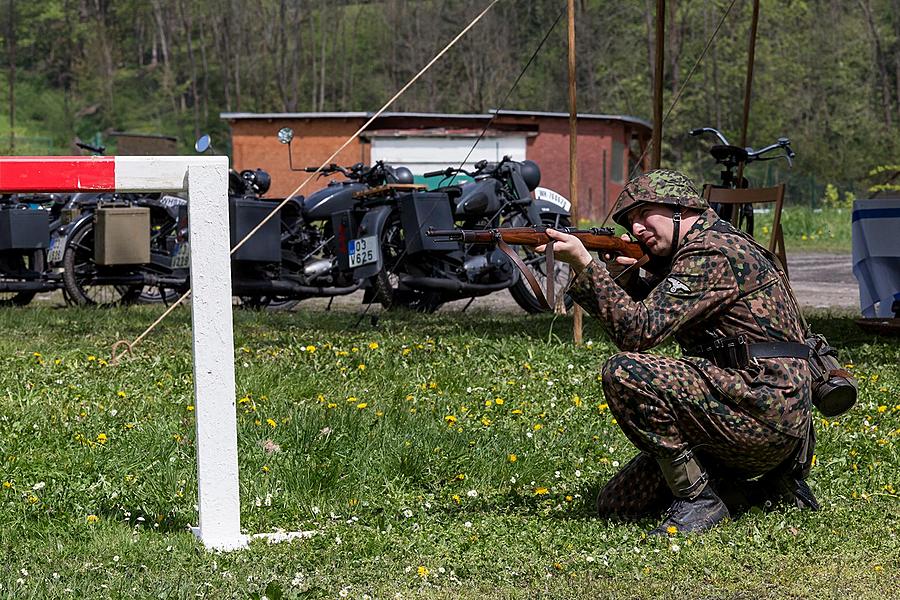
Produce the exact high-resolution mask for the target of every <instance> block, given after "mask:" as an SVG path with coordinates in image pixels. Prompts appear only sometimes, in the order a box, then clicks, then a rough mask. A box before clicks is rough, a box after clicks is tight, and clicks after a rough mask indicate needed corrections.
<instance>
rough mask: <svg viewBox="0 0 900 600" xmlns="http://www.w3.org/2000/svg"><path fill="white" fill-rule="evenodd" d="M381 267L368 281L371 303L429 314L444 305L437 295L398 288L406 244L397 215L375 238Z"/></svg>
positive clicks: (386, 308)
mask: <svg viewBox="0 0 900 600" xmlns="http://www.w3.org/2000/svg"><path fill="white" fill-rule="evenodd" d="M379 243H380V245H381V258H382V268H381V270H380V271H379V272H378V273H376V274H375V275H374V276H372V278H371V279H370V283H371V285H372V291H373V296H374V301H375V302H378V303H379V304H381V306H383V307H384V308H385V310H393V309H397V308H403V309H406V310H413V311H416V312H423V313H432V312H434V311H436V310H437V309H438V308H440V307H441V305H442V304H443V303H444V300H443V299H442V298H441V295H440V294H439V293H438V292H427V291H422V290H408V289H400V275H399V274H398V273H399V269H400V268H401V265H402V261H403V260H404V258H406V241H405V240H404V239H403V225H402V224H401V223H400V215H399V214H393V215H391V217H390V218H389V219H388V222H387V223H386V224H385V226H384V229H383V230H382V232H381V238H380V239H379Z"/></svg>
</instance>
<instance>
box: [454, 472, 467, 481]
mask: <svg viewBox="0 0 900 600" xmlns="http://www.w3.org/2000/svg"><path fill="white" fill-rule="evenodd" d="M465 478H466V474H465V473H457V474H456V480H457V481H462V480H463V479H465Z"/></svg>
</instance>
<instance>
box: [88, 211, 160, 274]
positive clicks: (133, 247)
mask: <svg viewBox="0 0 900 600" xmlns="http://www.w3.org/2000/svg"><path fill="white" fill-rule="evenodd" d="M94 227H95V228H94V235H95V243H94V262H96V263H97V264H98V265H105V266H109V265H140V264H144V263H148V262H150V209H149V208H147V207H145V206H109V207H107V206H103V207H100V208H98V209H97V212H96V213H94Z"/></svg>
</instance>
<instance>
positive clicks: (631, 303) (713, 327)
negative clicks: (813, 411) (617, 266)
mask: <svg viewBox="0 0 900 600" xmlns="http://www.w3.org/2000/svg"><path fill="white" fill-rule="evenodd" d="M717 220H718V217H717V215H716V214H715V212H713V211H712V210H707V211H705V212H704V213H703V214H702V215H701V216H700V218H699V219H698V220H697V222H696V223H695V224H694V225H693V226H692V227H691V229H690V230H689V231H688V233H687V234H686V235H685V237H684V238H683V240H682V242H681V244H680V245H679V247H678V250H677V251H676V253H675V256H674V257H673V258H672V263H671V267H670V269H669V271H668V273H666V274H665V275H664V276H663V279H662V280H661V282H660V283H659V284H657V285H656V286H655V287H653V288H652V289H651V290H649V293H647V294H646V297H644V298H643V299H635V298H633V297H632V296H630V295H629V294H628V293H627V292H626V291H625V290H624V289H623V288H622V287H620V286H619V285H618V284H617V283H616V282H614V281H613V280H612V278H611V277H610V276H609V273H608V272H607V270H606V267H605V266H603V265H601V264H600V263H598V262H597V261H594V262H592V263H591V264H590V265H589V266H588V267H587V268H585V269H584V270H583V271H582V272H581V273H580V274H579V276H578V277H577V278H576V279H575V280H574V281H573V282H572V285H571V286H570V288H569V293H570V294H571V295H572V297H573V298H574V299H575V301H576V302H577V303H578V304H580V305H581V307H582V308H584V310H585V311H587V312H588V313H590V314H591V315H593V316H595V317H597V318H598V319H599V320H600V322H601V323H602V325H603V327H604V329H606V331H607V332H608V333H609V334H610V336H612V339H613V341H614V342H615V343H616V345H617V346H618V347H619V348H620V349H622V350H626V351H642V350H646V349H649V348H652V347H654V346H657V345H659V344H660V343H662V342H664V341H665V340H666V339H668V338H669V337H674V339H675V340H676V341H677V342H678V343H679V344H680V345H681V348H682V353H683V354H687V353H688V352H689V351H690V349H692V348H696V347H700V346H708V345H709V344H711V343H712V341H713V340H715V339H717V338H721V337H729V336H734V335H738V334H743V335H744V336H745V337H746V338H747V340H748V341H749V342H764V341H770V342H774V341H781V342H798V341H802V340H803V325H802V321H801V319H800V316H799V315H798V312H797V308H796V301H795V299H794V298H793V292H792V291H791V289H790V287H789V286H788V285H787V284H786V283H785V281H784V279H782V277H781V274H780V273H779V271H778V270H777V269H776V267H775V266H774V265H773V264H772V262H771V261H770V260H769V259H768V258H767V257H766V255H765V254H764V253H763V251H762V250H761V249H760V248H759V247H758V246H757V245H756V244H754V243H753V242H751V241H749V240H748V239H746V238H745V237H743V235H742V234H740V233H738V232H737V231H736V230H734V229H733V228H732V227H731V226H730V225H727V226H726V227H725V230H724V232H720V231H717V230H716V229H712V228H711V227H712V225H713V223H715V221H717ZM684 360H686V361H687V362H689V363H690V364H692V365H693V366H694V367H695V368H696V369H697V370H698V372H700V374H701V375H702V376H703V377H704V379H706V380H707V381H708V382H709V383H710V385H711V386H712V387H713V388H714V389H716V390H717V391H718V392H719V393H720V394H721V395H722V396H723V398H724V399H725V400H726V401H731V402H734V403H735V404H736V405H739V406H741V407H742V408H743V409H744V410H746V411H748V412H749V413H751V414H752V415H754V416H755V417H756V418H757V419H759V420H760V421H762V422H764V423H766V424H768V425H770V426H771V427H774V428H775V429H777V430H779V431H781V432H783V433H786V434H789V435H793V436H798V437H799V436H803V435H805V432H806V427H807V424H808V421H809V415H810V375H809V367H808V365H807V364H806V361H805V360H802V359H797V358H770V359H753V360H752V361H751V364H750V366H749V367H748V368H747V369H740V370H739V369H723V368H719V367H717V366H715V365H714V364H713V363H712V362H710V361H709V360H707V359H705V358H699V357H695V356H689V355H686V356H684Z"/></svg>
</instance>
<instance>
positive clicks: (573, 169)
mask: <svg viewBox="0 0 900 600" xmlns="http://www.w3.org/2000/svg"><path fill="white" fill-rule="evenodd" d="M568 12H569V201H570V202H571V203H572V207H571V211H570V214H571V216H572V225H574V226H575V227H578V165H577V161H576V159H577V156H578V103H577V101H576V98H577V96H576V93H575V0H568ZM548 276H552V273H548ZM560 291H561V292H562V291H563V290H560ZM559 303H560V304H562V310H563V312H565V294H562V293H560V294H559ZM573 329H574V331H573V338H574V340H575V344H576V345H580V344H581V341H582V337H581V333H582V315H581V307H580V306H578V305H577V304H576V305H575V309H574V313H573Z"/></svg>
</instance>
